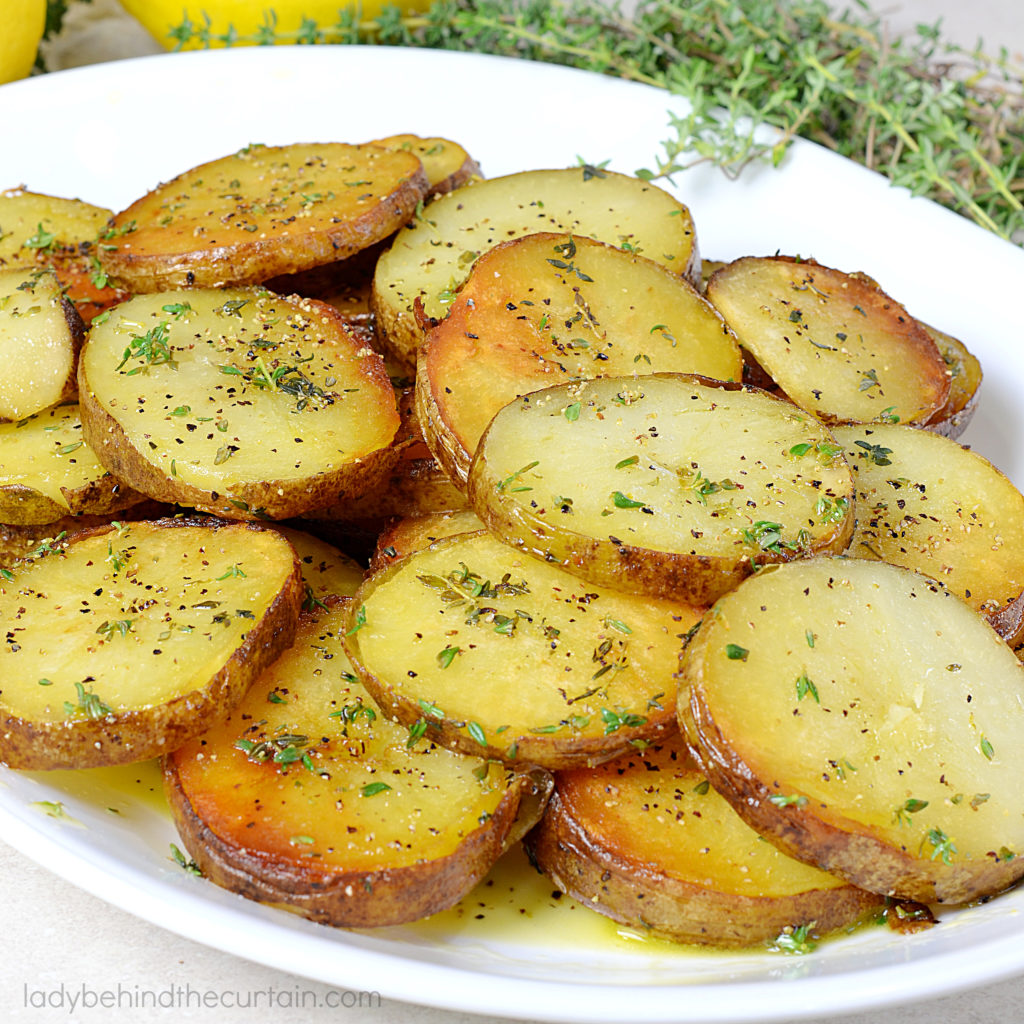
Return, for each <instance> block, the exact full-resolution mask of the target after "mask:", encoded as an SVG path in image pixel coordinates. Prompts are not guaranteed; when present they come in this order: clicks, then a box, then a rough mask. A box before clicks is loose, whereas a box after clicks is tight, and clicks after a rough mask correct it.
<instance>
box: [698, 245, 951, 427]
mask: <svg viewBox="0 0 1024 1024" xmlns="http://www.w3.org/2000/svg"><path fill="white" fill-rule="evenodd" d="M707 297H708V298H709V299H710V300H711V302H712V303H713V304H714V306H715V307H716V308H717V309H718V310H719V311H720V312H721V314H722V315H723V316H724V317H725V319H726V322H727V323H728V324H729V326H730V327H732V329H733V330H734V331H735V332H736V335H737V336H738V337H739V339H740V344H741V345H743V347H744V348H746V349H749V350H750V352H751V353H753V355H754V357H755V358H756V360H757V362H758V364H759V365H760V366H761V367H762V368H763V369H764V370H765V371H766V372H767V373H768V374H769V375H770V376H771V378H772V379H773V380H774V381H775V383H776V384H778V386H779V387H780V388H781V389H782V390H783V391H784V392H785V393H786V394H787V395H788V396H789V398H790V399H792V400H793V401H794V402H796V404H797V405H799V406H801V407H803V408H804V409H807V410H808V411H809V412H811V413H812V414H813V415H815V416H817V417H818V418H819V419H821V420H822V421H823V422H825V423H839V422H857V423H871V422H885V423H910V424H917V425H921V424H924V423H927V422H928V421H929V420H931V419H932V418H933V417H934V416H935V415H936V414H937V413H938V412H939V410H941V409H942V408H943V406H944V405H945V404H946V401H947V399H948V397H949V388H950V384H949V379H950V378H949V372H948V371H947V367H946V364H945V362H944V360H943V359H942V356H941V355H940V354H939V351H938V349H937V348H936V345H935V342H934V341H933V340H932V338H931V336H930V335H929V334H928V332H927V331H926V330H925V329H924V328H923V327H922V326H921V325H920V324H919V323H918V322H917V321H916V320H915V319H914V318H913V317H912V316H911V315H910V314H909V313H908V312H907V311H906V310H905V309H904V308H903V307H902V306H901V305H899V303H897V302H896V301H895V300H893V299H891V298H890V297H889V296H888V295H886V294H885V292H883V291H881V289H879V288H878V287H877V285H875V283H874V282H871V281H867V280H864V279H862V278H861V277H860V276H859V275H855V274H844V273H843V272H842V271H839V270H833V269H831V268H829V267H824V266H821V265H819V264H817V263H815V262H813V261H810V260H800V259H793V258H789V257H781V256H779V257H768V258H758V257H745V258H743V259H739V260H736V261H734V262H733V263H730V264H728V265H727V266H725V267H723V268H722V269H720V270H718V271H716V272H715V273H714V274H713V275H712V276H711V279H710V280H709V281H708V285H707Z"/></svg>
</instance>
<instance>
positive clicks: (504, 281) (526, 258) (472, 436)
mask: <svg viewBox="0 0 1024 1024" xmlns="http://www.w3.org/2000/svg"><path fill="white" fill-rule="evenodd" d="M742 370H743V360H742V358H741V356H740V350H739V346H738V345H737V344H736V339H735V338H734V337H733V334H732V332H731V331H730V330H729V329H728V328H727V327H726V326H725V324H724V323H723V321H722V318H721V316H719V314H718V313H717V312H716V311H715V310H714V309H712V307H711V305H710V304H709V303H708V302H707V301H706V300H705V299H704V298H703V297H702V296H701V295H700V294H699V293H698V292H697V290H696V289H695V288H694V287H693V285H692V284H690V282H689V281H687V280H684V279H683V278H681V277H680V276H679V275H678V274H675V273H672V272H671V271H670V270H667V269H666V268H665V267H664V266H663V265H661V264H659V263H655V262H653V261H652V260H648V259H646V258H645V257H643V256H638V255H636V253H633V252H626V251H624V250H622V249H617V248H615V247H614V246H611V245H606V244H604V243H603V242H597V241H594V240H593V239H589V238H578V239H577V238H574V237H573V236H572V235H560V234H554V233H552V232H542V233H540V234H535V235H527V236H526V237H523V238H517V239H513V240H512V241H509V242H503V243H502V244H501V245H498V246H496V247H495V248H494V249H492V250H490V252H487V253H485V254H484V255H483V256H481V257H480V258H479V259H478V260H477V261H476V263H475V264H474V266H473V270H472V271H471V272H470V275H469V277H468V279H467V280H466V282H465V283H464V284H463V286H462V287H461V288H460V290H459V293H458V295H457V296H456V298H455V301H454V302H453V303H452V306H451V309H450V310H449V312H448V315H447V316H446V317H445V319H444V320H442V321H441V323H439V324H438V325H437V326H436V327H435V328H434V329H433V330H431V331H429V332H428V334H427V337H426V342H425V344H424V346H423V348H422V350H421V352H420V357H419V366H418V368H417V374H416V391H417V406H418V409H419V413H420V420H421V422H422V423H423V428H424V435H425V437H426V439H427V443H428V444H429V445H430V448H431V450H432V451H433V453H434V456H435V458H436V459H437V460H438V461H439V462H440V463H441V465H442V467H444V469H445V471H446V472H447V473H448V475H449V476H450V477H451V478H452V480H453V481H455V482H456V483H458V482H460V481H465V479H466V477H467V475H468V473H469V463H470V460H471V459H472V457H473V452H474V451H476V446H477V444H478V443H479V441H480V436H481V435H482V434H483V432H484V430H485V429H486V427H487V424H488V423H490V421H491V419H492V417H493V416H494V414H495V413H496V412H497V411H498V410H499V409H500V408H501V407H502V406H504V405H507V404H508V403H509V402H511V401H512V400H513V399H514V398H516V397H518V396H519V395H523V394H526V393H527V392H530V391H536V390H538V389H539V388H543V387H549V386H551V385H554V384H558V383H561V382H562V381H568V380H579V379H580V378H590V377H619V376H626V375H628V374H633V375H635V374H638V373H640V374H645V373H653V372H657V371H670V372H672V371H674V372H682V373H699V374H703V375H704V376H706V377H714V378H716V379H718V380H735V381H738V380H739V379H740V374H741V373H742Z"/></svg>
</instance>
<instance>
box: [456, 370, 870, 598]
mask: <svg viewBox="0 0 1024 1024" xmlns="http://www.w3.org/2000/svg"><path fill="white" fill-rule="evenodd" d="M468 493H469V500H470V504H471V505H472V507H473V508H474V510H475V511H476V513H477V515H479V516H480V518H481V519H482V520H483V521H484V522H485V523H486V524H487V526H488V528H489V529H491V530H493V531H494V532H495V533H497V534H499V535H500V536H501V537H502V538H503V539H504V540H505V541H506V542H507V543H509V544H513V545H515V546H516V547H517V548H519V549H521V550H522V551H524V552H527V553H528V554H530V555H532V556H534V557H535V558H539V559H543V560H544V561H546V562H551V563H554V564H557V565H560V566H561V567H562V568H564V569H565V570H566V571H567V572H571V573H572V574H573V575H575V576H579V577H580V578H582V579H585V580H588V581H589V582H591V583H595V584H601V585H602V586H607V587H614V588H615V589H618V590H624V591H628V592H629V593H633V594H652V595H660V596H665V597H670V596H671V597H676V598H679V599H680V600H683V601H687V602H689V603H691V604H709V603H711V602H712V601H714V600H715V599H716V598H718V597H719V596H720V595H721V594H723V593H725V591H727V590H729V589H730V588H731V587H733V586H735V585H736V584H737V583H738V582H739V581H740V580H741V579H742V578H743V577H745V576H747V575H748V574H749V573H751V572H753V571H754V569H755V567H757V566H761V565H765V564H766V563H769V562H779V561H786V560H789V559H791V558H802V557H806V556H808V555H811V554H814V553H816V552H829V553H838V552H841V551H843V550H844V549H845V548H846V545H847V543H848V541H849V538H850V536H851V535H852V533H853V527H854V515H853V477H852V474H851V472H850V468H849V466H847V465H846V462H845V460H844V458H843V455H842V449H841V448H840V446H839V445H838V444H836V443H835V440H834V439H833V437H832V435H831V434H830V433H829V431H828V429H827V428H826V427H824V426H823V425H822V424H821V423H819V422H818V421H817V420H815V419H814V417H813V416H809V415H808V414H807V413H806V412H804V411H803V410H802V409H798V408H797V407H796V406H795V405H792V404H791V403H789V402H787V401H784V400H782V399H779V398H774V397H772V396H771V395H768V394H766V393H765V392H763V391H757V390H754V389H750V388H743V387H741V386H740V385H725V384H721V383H716V382H708V381H702V380H701V379H699V378H695V377H692V376H689V375H685V374H653V375H651V376H648V377H639V378H636V377H634V378H612V377H610V378H607V379H603V380H595V381H586V382H580V383H577V384H560V385H558V386H557V387H552V388H545V389H544V390H543V391H537V392H534V393H533V394H532V395H525V396H523V397H522V398H519V399H517V400H516V401H515V402H513V403H511V404H510V405H507V406H506V407H505V408H504V409H502V410H501V411H500V412H499V413H498V414H497V416H495V417H494V420H493V421H492V423H491V425H490V427H488V429H487V432H486V433H485V434H484V437H483V440H482V441H481V443H480V447H479V448H478V450H477V454H476V458H475V459H474V462H473V468H472V471H471V473H470V478H469V492H468Z"/></svg>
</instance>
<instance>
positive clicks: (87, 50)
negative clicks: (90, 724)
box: [0, 0, 1024, 1024]
mask: <svg viewBox="0 0 1024 1024" xmlns="http://www.w3.org/2000/svg"><path fill="white" fill-rule="evenodd" d="M836 6H840V5H839V4H837V5H836ZM880 10H882V11H883V13H886V14H887V16H888V17H889V19H890V21H891V24H892V26H893V30H894V32H899V31H901V30H906V29H907V28H909V27H912V26H913V25H915V24H917V23H918V22H926V23H929V24H930V23H934V22H935V21H936V20H937V19H938V18H940V17H941V18H942V19H943V23H944V29H945V31H946V34H947V35H948V36H949V37H950V38H952V39H955V40H957V41H960V42H961V43H964V44H967V45H970V44H973V43H974V42H975V41H976V40H977V39H978V38H979V37H980V38H982V39H984V41H985V43H986V46H987V48H988V49H989V50H997V49H999V48H1000V47H1005V48H1006V49H1008V50H1009V51H1010V52H1011V53H1017V54H1021V53H1024V4H1021V3H1019V2H1017V0H1015V2H1007V0H975V2H973V3H970V4H965V3H963V2H962V0H913V2H903V3H898V2H892V3H886V4H884V6H881V7H880ZM112 12H116V4H114V3H113V0H96V2H95V4H94V5H93V9H91V10H90V9H88V8H86V9H85V10H83V11H81V12H80V14H81V15H82V16H81V17H78V18H76V19H73V20H72V22H71V24H70V27H69V31H68V33H67V34H66V36H67V37H66V38H65V39H64V40H63V41H62V42H61V43H60V45H59V47H56V48H55V50H54V53H53V56H54V61H53V63H54V66H67V67H70V66H75V65H77V64H82V63H90V62H95V61H98V60H111V59H116V58H118V57H122V56H134V55H138V54H143V53H148V52H158V51H159V47H158V46H156V44H155V43H153V42H152V40H150V39H149V38H148V37H147V36H146V35H145V33H143V32H141V31H138V30H134V27H133V26H130V25H129V26H127V28H126V26H125V23H124V22H123V21H118V20H112ZM0 900H2V905H3V907H4V909H5V912H6V919H7V922H8V923H7V927H6V928H5V929H3V932H2V935H3V937H2V938H0V951H2V955H0V1019H2V1020H3V1021H5V1022H30V1021H31V1022H38V1024H49V1022H51V1021H53V1022H57V1021H80V1022H83V1024H92V1022H100V1021H102V1022H104V1024H122V1022H123V1024H137V1022H139V1021H142V1020H146V1021H168V1022H169V1021H209V1022H211V1024H212V1022H217V1024H221V1022H223V1024H234V1022H238V1024H242V1022H244V1024H252V1021H253V1020H255V1019H260V1020H271V1021H273V1024H292V1022H296V1024H297V1022H300V1021H301V1022H326V1021H371V1020H372V1021H375V1022H377V1024H398V1022H399V1021H401V1022H402V1024H441V1022H445V1024H462V1022H464V1024H472V1022H473V1021H477V1020H482V1019H484V1018H481V1017H476V1016H472V1015H468V1014H461V1013H451V1012H446V1011H441V1010H435V1009H430V1008H427V1007H423V1006H411V1005H407V1004H403V1003H398V1002H395V1001H389V1000H384V1001H383V1002H381V1003H380V1004H377V1003H376V1002H373V1003H372V1004H371V1005H366V1004H365V1002H364V1005H363V1006H361V1007H360V1006H355V1007H353V1006H351V1003H352V1001H353V999H354V998H355V997H354V994H353V993H346V992H341V991H338V990H332V989H330V988H329V987H328V986H326V985H322V984H319V983H317V982H312V981H307V980H305V979H303V978H301V977H297V976H294V975H291V974H286V973H284V972H281V971H277V970H274V969H270V968H266V967H262V966H259V965H255V964H253V963H249V962H247V961H244V960H241V959H238V958H236V957H234V956H231V955H228V954H225V953H221V952H219V951H217V950H214V949H210V948H207V947H205V946H202V945H199V944H197V943H195V942H192V941H189V940H187V939H183V938H180V937H179V936H177V935H175V934H172V933H171V932H168V931H165V930H163V929H161V928H160V927H159V926H158V925H156V924H152V923H150V922H148V921H144V920H141V919H139V918H136V917H134V916H132V915H131V914H129V913H126V912H124V911H122V910H119V909H116V908H115V907H113V906H110V905H108V904H106V903H104V902H103V901H102V900H100V899H97V898H96V897H94V896H92V895H89V894H88V893H86V892H84V891H82V890H80V889H78V888H76V887H75V886H74V885H72V884H70V883H68V882H66V881H64V880H63V879H61V878H58V877H57V876H55V875H53V874H51V873H50V872H49V871H47V870H45V869H43V868H41V867H39V866H38V865H36V864H35V863H33V862H32V861H31V860H30V859H29V858H27V857H25V856H24V855H22V854H21V853H19V852H18V851H16V850H14V849H13V848H11V847H10V846H8V845H7V844H5V843H3V842H2V841H0ZM174 986H188V987H189V988H190V989H191V990H192V991H194V992H199V993H223V992H225V991H227V990H230V991H231V992H233V993H235V994H236V995H235V997H234V1001H235V1003H236V1004H237V1005H235V1006H229V1005H225V1004H224V1003H223V1002H222V1003H221V1005H219V1006H216V1007H212V1006H199V1005H196V1004H197V1002H198V1000H194V1001H193V1002H191V1003H189V1004H188V1005H184V1006H180V1005H179V1006H178V1007H176V1008H170V1007H161V1008H157V1009H152V1010H147V1011H144V1012H140V1011H138V1010H132V1009H130V1008H128V1009H126V1008H125V1007H124V1006H122V1007H120V1008H118V1007H116V1006H115V1007H113V1008H106V1009H105V1008H102V1007H95V1008H84V1009H83V1008H81V1007H80V1006H79V1007H76V1008H75V1009H73V1010H72V1008H71V1003H70V999H71V996H72V995H73V994H74V993H79V992H81V991H82V990H83V987H84V988H85V989H86V990H88V991H91V992H94V993H100V992H103V991H108V992H115V993H116V992H117V991H118V990H119V988H120V989H121V990H130V991H140V990H153V991H156V992H161V991H166V990H168V989H170V988H172V987H174ZM62 987H63V988H62ZM268 989H274V990H275V991H276V992H278V993H284V994H287V995H288V997H289V998H288V1000H287V1001H290V1002H291V1003H292V1005H293V1008H291V1009H289V1008H288V1007H287V1006H284V1005H282V1003H281V1002H278V1004H277V1006H276V1008H275V1009H273V1010H272V1011H269V1012H268V1011H265V1010H255V1011H254V1010H253V1009H250V1008H247V1004H248V1005H252V1004H253V1002H254V1001H255V1000H257V999H258V998H259V997H258V996H256V995H255V993H257V992H264V993H266V992H267V990H268ZM62 991H63V992H64V993H65V996H64V998H63V1003H62V1004H61V1005H55V1004H58V1003H59V1000H60V999H61V996H60V993H61V992H62ZM43 995H45V997H46V999H47V1000H49V1004H50V1005H48V1006H46V1007H42V1008H41V1007H39V1006H38V1003H39V1001H40V1000H41V999H42V998H43ZM257 1005H259V1004H258V1003H257ZM262 1005H263V1006H265V1005H266V1004H265V1003H263V1004H262ZM490 1019H495V1018H490ZM636 1019H637V1020H642V1019H643V1009H642V1007H640V1006H638V1007H637V1014H636ZM1022 1019H1024V977H1021V978H1018V979H1014V980H1010V981H1005V982H1002V983H999V984H995V985H991V986H988V987H985V988H982V989H978V990H973V991H968V992H965V993H963V994H960V995H954V996H949V997H945V998H942V999H938V1000H934V1001H929V1002H926V1003H919V1004H916V1005H912V1006H908V1007H899V1008H895V1009H889V1010H878V1011H873V1012H869V1013H862V1014H857V1015H853V1016H843V1017H830V1018H828V1022H829V1024H839V1022H841V1021H842V1022H845V1024H895V1022H899V1024H933V1022H934V1021H936V1020H941V1021H944V1022H945V1024H976V1022H978V1021H982V1020H984V1021H992V1022H1007V1024H1010V1022H1016V1021H1020V1020H1022ZM809 1024H826V1020H825V1019H824V1018H820V1019H819V1018H815V1019H813V1020H811V1021H809Z"/></svg>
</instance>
